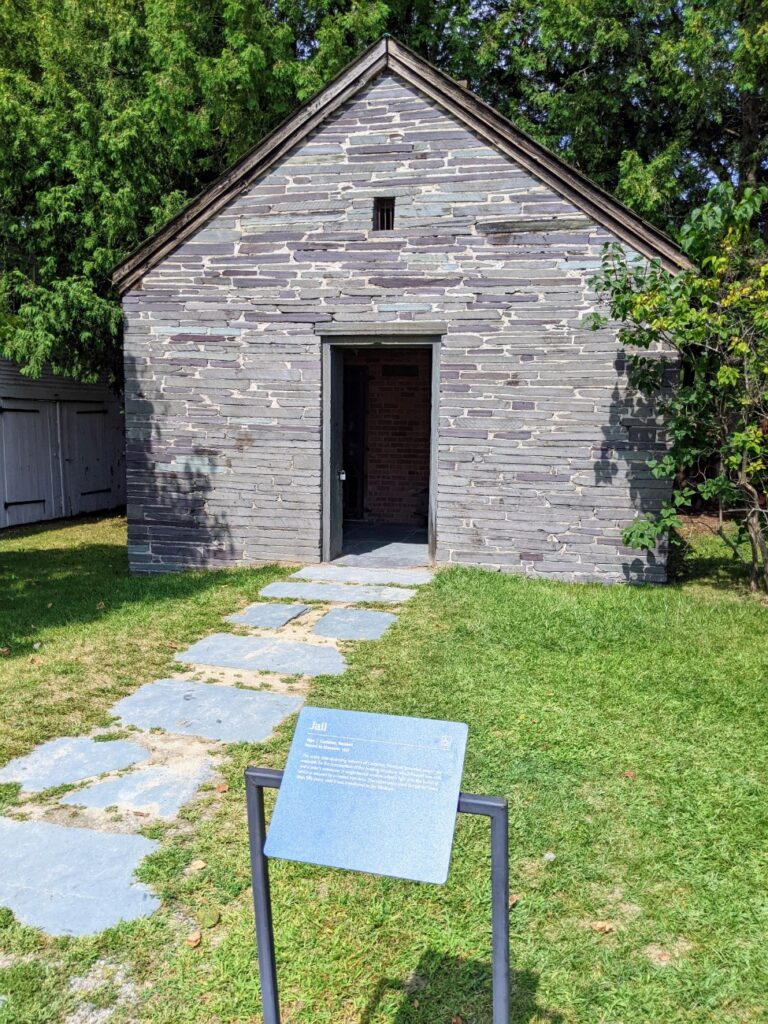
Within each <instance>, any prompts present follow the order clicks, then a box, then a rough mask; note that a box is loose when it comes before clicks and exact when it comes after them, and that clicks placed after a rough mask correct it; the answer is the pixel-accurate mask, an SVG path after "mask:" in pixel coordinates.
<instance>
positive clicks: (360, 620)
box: [312, 608, 397, 640]
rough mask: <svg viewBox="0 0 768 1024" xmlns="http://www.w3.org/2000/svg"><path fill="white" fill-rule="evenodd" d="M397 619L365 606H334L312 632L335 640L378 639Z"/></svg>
mask: <svg viewBox="0 0 768 1024" xmlns="http://www.w3.org/2000/svg"><path fill="white" fill-rule="evenodd" d="M396 621H397V616H396V615H391V614H390V613H389V612H372V611H369V610H368V609H367V608H334V609H332V610H331V611H329V612H326V614H325V615H324V616H323V617H322V619H320V621H319V622H318V623H317V625H316V626H315V628H314V629H313V630H312V632H313V633H314V634H315V635H316V636H331V637H334V638H335V639H336V640H378V639H379V637H380V636H383V635H384V633H386V631H387V630H388V629H389V627H390V626H391V625H392V623H393V622H396Z"/></svg>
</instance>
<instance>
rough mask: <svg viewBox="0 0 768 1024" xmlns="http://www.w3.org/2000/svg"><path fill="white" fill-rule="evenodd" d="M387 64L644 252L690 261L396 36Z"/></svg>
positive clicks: (673, 261) (675, 267)
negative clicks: (396, 40)
mask: <svg viewBox="0 0 768 1024" xmlns="http://www.w3.org/2000/svg"><path fill="white" fill-rule="evenodd" d="M388 69H389V70H391V71H393V72H394V73H395V74H398V75H400V77H401V78H403V79H405V81H407V82H409V83H410V84H411V85H412V86H413V87H414V88H415V89H418V90H419V91H420V92H423V93H424V94H426V95H427V96H429V97H430V98H431V99H433V100H434V101H435V102H436V103H438V104H439V105H440V106H442V107H443V108H444V109H445V110H447V111H448V112H449V113H451V114H452V115H453V116H454V117H456V118H457V119H458V120H460V121H461V122H463V123H464V124H466V125H467V127H469V128H471V129H472V130H473V131H475V132H476V133H477V134H478V135H481V136H482V137H483V138H485V139H486V140H487V141H488V142H490V143H491V144H492V145H493V146H494V148H496V149H498V150H500V151H501V152H502V153H504V155H505V156H508V157H510V159H512V160H514V161H515V162H516V163H518V164H519V165H520V166H521V167H523V168H524V169H525V170H527V171H529V172H530V173H531V175H533V176H534V177H536V178H538V179H539V180H541V181H543V182H544V183H545V184H547V185H549V186H550V188H552V189H553V190H554V191H555V192H557V193H558V194H559V195H561V196H563V198H565V199H568V200H569V202H572V203H573V205H574V206H576V207H578V209H580V210H582V211H583V212H584V213H586V214H587V216H589V217H590V218H591V219H592V220H594V221H595V222H596V223H598V224H600V225H601V226H603V227H605V228H606V229H607V230H609V231H610V232H611V233H612V234H615V235H616V237H617V238H620V239H621V240H622V241H623V242H625V243H627V244H628V245H630V246H631V247H632V248H633V249H636V250H637V251H638V252H640V253H642V255H644V256H647V257H648V258H650V259H654V258H655V259H659V260H660V261H661V263H662V265H663V266H664V267H665V268H666V269H667V270H669V271H671V272H673V273H675V272H678V271H680V270H682V269H684V268H687V267H690V266H691V263H690V261H689V260H688V259H687V257H686V256H685V255H684V253H683V252H682V251H681V250H680V249H679V248H678V247H677V246H676V245H675V243H674V242H673V241H672V239H671V238H669V237H668V236H667V235H665V234H664V233H663V232H661V231H659V230H658V229H657V228H655V227H653V225H651V224H648V223H647V222H646V221H644V220H642V218H640V217H638V216H637V214H635V213H633V212H632V211H631V210H630V209H628V207H626V206H624V205H623V204H622V203H620V202H619V201H618V200H617V199H614V198H613V196H611V195H610V194H609V193H607V192H604V191H603V190H602V189H601V188H599V186H597V185H595V184H594V183H593V182H591V181H589V179H588V178H585V177H584V176H583V175H582V174H580V173H579V172H578V171H576V170H574V169H573V168H572V167H570V166H569V165H568V164H567V163H566V162H565V161H564V160H562V159H561V158H560V157H558V156H556V155H555V154H554V153H551V152H550V151H549V150H548V149H546V147H544V146H542V145H540V143H538V142H536V141H535V140H534V139H532V138H531V137H530V136H528V135H526V134H525V133H524V132H521V131H520V130H519V129H517V128H515V127H514V125H512V124H511V123H510V122H509V121H508V120H507V119H506V118H504V117H502V116H501V114H499V113H497V111H495V110H494V109H493V108H492V107H489V106H488V105H487V104H485V103H483V101H482V100H480V99H478V97H477V96H475V95H474V94H473V93H470V92H468V91H467V90H465V89H463V88H462V87H461V86H459V85H457V84H456V83H455V82H453V81H451V79H450V78H447V77H446V76H445V75H444V74H443V73H442V72H441V71H438V70H437V68H433V67H432V66H431V65H430V64H427V63H426V62H425V61H424V60H422V58H420V57H418V56H417V55H416V54H414V53H413V52H412V51H410V50H408V49H407V48H406V47H404V46H402V44H400V43H396V42H395V41H394V40H390V46H389V60H388Z"/></svg>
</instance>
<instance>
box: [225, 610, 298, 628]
mask: <svg viewBox="0 0 768 1024" xmlns="http://www.w3.org/2000/svg"><path fill="white" fill-rule="evenodd" d="M308 611H309V605H308V604H252V605H249V606H248V607H247V608H246V609H245V610H244V611H242V612H236V613H235V614H234V615H228V616H227V617H226V619H225V621H226V622H231V623H233V624H234V625H235V626H256V627H258V628H259V629H280V627H281V626H285V625H286V624H287V623H288V622H291V621H292V620H293V619H297V618H298V617H299V615H303V614H304V612H308Z"/></svg>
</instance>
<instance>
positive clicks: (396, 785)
mask: <svg viewBox="0 0 768 1024" xmlns="http://www.w3.org/2000/svg"><path fill="white" fill-rule="evenodd" d="M466 745H467V726H466V725H464V724H463V723H460V722H440V721H435V720H433V719H429V718H405V717H400V716H399V715H373V714H367V713H365V712H360V711H336V710H333V709H329V708H304V709H303V710H302V712H301V713H300V715H299V721H298V724H297V726H296V732H295V733H294V736H293V742H292V744H291V749H290V752H289V754H288V762H287V764H286V766H285V774H284V776H283V781H282V785H281V786H280V791H279V793H278V797H277V803H276V805H275V810H274V812H273V814H272V821H271V823H270V827H269V832H268V835H267V841H266V844H265V846H264V852H265V853H266V855H267V856H268V857H281V858H284V859H285V860H297V861H303V862H305V863H308V864H324V865H326V866H328V867H335V868H347V869H349V870H352V871H369V872H371V873H372V874H376V875H392V876H394V877H395V878H408V879H411V880H413V881H416V882H435V883H437V884H442V883H443V882H445V880H446V879H447V878H448V868H449V866H450V861H451V847H452V845H453V832H454V826H455V824H456V811H457V807H458V801H459V792H460V789H461V775H462V769H463V766H464V751H465V749H466Z"/></svg>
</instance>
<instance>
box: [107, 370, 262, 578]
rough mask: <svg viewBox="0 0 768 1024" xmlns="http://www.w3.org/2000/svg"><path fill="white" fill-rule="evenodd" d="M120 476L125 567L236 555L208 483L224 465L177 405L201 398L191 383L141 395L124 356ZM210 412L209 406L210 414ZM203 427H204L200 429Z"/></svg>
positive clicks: (160, 567)
mask: <svg viewBox="0 0 768 1024" xmlns="http://www.w3.org/2000/svg"><path fill="white" fill-rule="evenodd" d="M125 370H126V396H125V404H126V418H127V430H126V478H127V503H126V514H127V517H128V560H129V566H130V569H131V572H133V573H145V572H175V571H178V570H181V569H194V568H203V567H205V568H214V569H215V568H224V567H226V566H230V565H234V564H238V563H240V562H241V561H242V559H243V555H244V552H243V550H242V546H238V545H236V544H235V542H234V539H233V537H232V533H231V529H230V526H229V523H228V519H229V513H230V510H227V509H225V508H224V507H223V502H224V501H225V500H226V499H225V498H224V497H223V496H222V495H221V494H219V495H218V496H217V495H216V493H215V486H214V481H216V480H217V479H220V478H224V477H225V474H226V473H227V471H228V469H229V466H228V464H227V460H226V459H225V458H224V457H222V456H221V454H220V453H219V451H218V450H217V449H216V448H213V447H210V446H206V445H205V443H204V441H203V442H201V441H200V439H199V438H198V437H197V436H196V434H195V429H196V427H195V421H196V417H195V416H194V414H193V413H192V411H191V410H190V414H189V415H184V416H183V417H180V416H179V413H178V403H179V402H184V403H187V404H194V403H201V402H202V398H201V397H200V396H199V395H196V394H195V393H194V392H193V390H192V388H190V389H189V391H188V392H187V393H186V394H184V395H178V394H174V395H173V396H168V397H167V400H166V399H165V398H163V399H155V400H151V399H149V398H147V397H146V396H145V394H144V392H143V391H142V389H141V385H140V381H141V374H140V372H139V368H138V367H137V366H136V364H135V362H134V361H133V360H131V359H130V358H128V357H126V367H125ZM208 415H209V416H210V412H209V413H208ZM175 426H176V427H177V428H178V429H176V430H174V427H175ZM201 429H204V428H201Z"/></svg>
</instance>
